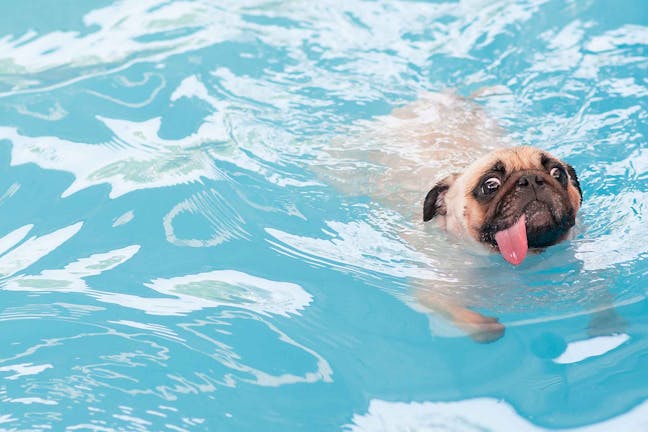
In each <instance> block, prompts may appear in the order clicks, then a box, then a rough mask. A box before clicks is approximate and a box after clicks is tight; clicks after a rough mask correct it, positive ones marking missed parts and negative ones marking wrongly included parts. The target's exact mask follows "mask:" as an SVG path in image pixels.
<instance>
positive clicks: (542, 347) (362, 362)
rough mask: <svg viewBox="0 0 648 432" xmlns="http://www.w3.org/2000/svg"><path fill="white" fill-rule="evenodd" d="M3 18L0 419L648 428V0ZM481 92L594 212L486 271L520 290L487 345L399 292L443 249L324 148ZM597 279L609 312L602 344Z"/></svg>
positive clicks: (475, 0) (5, 423)
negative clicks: (435, 103) (554, 158)
mask: <svg viewBox="0 0 648 432" xmlns="http://www.w3.org/2000/svg"><path fill="white" fill-rule="evenodd" d="M3 6H4V7H3V9H2V10H3V13H2V15H0V169H1V171H2V176H0V214H1V215H2V216H1V217H0V251H1V254H0V276H1V283H0V289H1V290H0V299H1V301H0V325H1V330H0V340H1V341H2V342H1V344H0V346H1V347H2V348H1V350H0V428H1V429H2V430H35V431H36V430H70V431H74V430H96V431H107V430H129V431H130V430H146V431H149V430H150V431H153V430H174V431H177V430H187V431H194V430H209V431H216V430H241V431H243V430H250V431H260V430H263V431H275V430H276V431H287V430H290V431H299V430H303V431H329V430H350V431H383V430H394V431H396V430H448V431H477V430H493V431H513V430H514V431H526V430H529V431H539V430H554V429H564V428H574V429H575V430H579V431H580V430H585V431H610V430H623V431H642V430H646V428H648V425H647V423H646V418H648V371H647V370H646V368H645V362H646V360H647V358H648V320H647V318H646V314H647V312H648V301H647V300H646V289H647V288H648V287H647V286H646V276H647V274H648V264H647V261H646V258H647V256H648V248H647V247H646V238H647V235H648V229H647V228H646V227H647V226H648V223H647V221H646V219H647V215H648V208H647V205H648V204H647V203H648V200H647V198H648V146H647V145H646V136H647V135H648V126H647V125H648V121H647V117H648V116H647V113H648V78H647V77H648V74H647V72H648V71H647V69H648V8H646V6H645V2H644V1H643V0H627V1H624V2H612V1H603V0H587V1H570V2H563V1H554V0H528V1H509V0H502V1H499V0H466V1H460V2H450V1H448V2H437V1H429V2H424V1H387V0H384V1H381V0H378V1H355V0H350V1H345V2H338V1H328V0H325V1H318V2H307V1H286V2H272V1H259V0H256V1H248V0H236V1H228V0H224V1H219V2H212V1H163V0H138V1H137V2H135V1H123V2H111V1H99V0H96V1H92V2H73V1H53V0H51V1H50V0H47V1H46V0H41V1H23V2H4V3H3ZM492 86H501V87H505V88H506V89H508V90H507V91H506V92H505V93H504V94H503V95H502V96H501V97H496V98H487V100H484V101H480V103H482V104H483V105H484V106H485V109H486V110H487V111H488V112H489V113H490V114H491V115H492V116H493V117H494V118H496V119H498V120H499V121H500V122H501V123H502V125H503V126H504V127H505V128H506V129H507V130H508V131H509V132H510V135H511V139H512V140H513V141H515V142H519V143H525V144H530V145H535V146H538V147H540V148H544V149H547V150H549V151H551V152H554V153H555V154H557V155H558V156H560V157H562V158H564V159H565V160H567V161H568V162H570V163H571V164H573V165H574V166H575V167H577V169H578V171H579V173H580V180H581V185H582V186H583V190H584V207H583V209H582V212H581V218H580V221H579V230H578V234H577V237H576V238H575V239H574V240H571V241H569V242H566V243H563V244H561V245H559V246H556V247H555V248H552V249H550V251H548V252H547V253H545V254H541V255H537V256H533V257H530V258H528V259H527V261H526V262H525V263H524V264H523V265H522V266H521V267H520V268H517V269H512V268H510V267H508V266H507V265H506V263H504V262H503V260H501V258H499V257H496V256H489V257H484V258H481V261H479V262H480V267H479V269H478V271H480V272H483V273H482V275H483V279H484V283H485V284H491V285H494V284H502V285H513V284H515V285H516V286H519V289H515V290H513V294H512V295H513V297H512V298H511V297H502V298H500V297H498V299H499V301H493V302H491V304H489V305H488V306H485V308H486V309H485V312H488V313H490V314H494V315H498V316H500V318H501V319H502V321H503V322H504V323H506V324H507V326H508V327H507V332H506V335H505V336H504V337H503V338H502V339H501V340H499V341H497V342H495V343H493V344H488V345H479V344H476V343H474V342H472V341H471V340H470V339H468V338H466V337H462V336H461V335H456V334H454V335H453V334H448V333H447V332H445V330H444V323H443V322H441V321H440V320H438V319H436V318H434V317H431V316H429V315H427V314H426V313H424V312H422V311H420V309H418V308H417V307H416V305H415V304H414V303H415V302H413V301H412V299H411V295H410V293H409V289H408V288H409V281H410V278H411V277H412V276H416V277H422V278H424V279H427V280H429V281H430V282H431V283H434V281H435V280H437V279H439V280H441V279H442V278H443V276H442V275H439V274H438V273H437V272H436V271H435V268H434V266H432V265H430V263H431V262H432V263H433V262H435V260H439V259H442V258H443V256H436V257H434V256H433V257H424V256H421V254H419V253H417V252H416V251H413V250H411V248H408V246H407V245H405V244H404V243H403V242H402V241H401V240H400V239H399V238H398V237H397V236H396V235H394V233H393V230H391V229H390V225H389V223H387V222H390V223H400V222H402V221H399V220H398V219H397V218H395V217H394V215H393V214H392V213H390V211H389V209H384V208H382V207H381V206H380V205H378V204H377V203H375V202H372V201H371V199H370V198H368V197H367V196H363V195H353V194H348V193H345V192H344V191H342V190H340V189H339V188H336V187H334V186H333V185H331V184H327V183H326V182H325V181H322V178H321V177H320V176H318V174H317V169H316V166H315V165H316V164H317V161H318V157H319V155H320V154H321V151H322V149H326V148H327V146H328V145H329V143H330V142H331V140H334V139H336V137H339V136H341V135H344V134H345V133H346V132H344V131H348V130H349V129H348V128H349V127H352V126H353V125H355V124H359V123H361V122H365V121H367V120H371V119H372V118H375V117H376V116H380V115H384V114H387V113H389V112H390V110H391V109H393V108H394V107H397V106H401V105H403V104H404V103H406V102H408V101H412V100H414V99H416V97H417V95H419V94H421V93H422V92H427V91H440V90H443V89H446V88H452V89H456V90H457V91H458V92H459V93H460V94H464V95H468V94H470V93H471V92H473V91H476V90H478V89H480V88H483V87H492ZM360 162H361V161H360ZM360 162H357V163H359V164H360ZM433 180H434V179H431V180H430V181H431V182H432V181H433ZM425 192H426V191H422V194H423V195H424V193H425ZM447 244H448V247H450V246H451V242H448V243H447ZM459 251H461V249H459ZM452 253H453V254H455V255H452V254H451V255H452V256H456V254H457V253H460V252H456V250H455V252H452ZM601 293H605V294H606V295H609V297H610V301H611V302H612V303H613V304H614V305H615V306H616V310H617V312H618V314H619V316H620V319H618V320H616V321H615V322H614V323H613V324H614V327H613V329H612V330H611V331H608V332H607V333H605V332H604V333H601V334H600V335H593V334H591V331H589V330H588V326H589V320H590V316H589V313H588V312H590V309H591V305H589V303H588V301H587V300H588V298H590V297H591V296H592V295H596V294H601ZM491 300H492V299H491ZM511 305H516V306H517V307H516V308H508V309H507V308H506V306H511ZM570 430H571V429H570Z"/></svg>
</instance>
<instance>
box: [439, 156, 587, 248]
mask: <svg viewBox="0 0 648 432" xmlns="http://www.w3.org/2000/svg"><path fill="white" fill-rule="evenodd" d="M543 154H545V155H547V156H549V157H551V158H553V159H556V160H557V161H560V159H558V158H557V157H555V156H553V155H552V154H551V153H548V152H546V151H544V150H540V149H537V148H535V147H529V146H518V147H512V148H505V149H499V150H495V151H493V152H491V153H489V154H487V155H485V156H483V157H481V158H479V159H477V160H476V161H474V162H472V163H471V164H470V165H468V167H466V168H465V169H464V170H463V172H462V173H461V174H460V175H459V176H458V177H457V178H456V179H455V180H454V182H452V185H451V187H450V189H449V190H448V192H447V193H446V196H445V204H446V208H447V213H446V215H443V216H441V217H439V218H438V219H439V220H438V221H437V223H438V224H440V225H441V226H442V227H443V228H445V229H446V230H448V231H449V232H451V233H453V234H454V235H457V236H459V237H466V238H472V239H473V240H475V241H479V227H480V225H481V223H482V222H483V219H484V215H485V209H484V207H483V206H481V205H479V204H478V203H476V201H475V199H474V198H473V197H472V190H473V189H474V188H475V187H476V186H477V183H478V182H479V180H480V179H481V177H482V175H483V174H484V173H485V172H486V171H487V170H489V169H490V168H491V167H492V166H493V165H494V164H495V163H496V162H498V161H500V162H502V163H503V164H504V167H505V169H506V172H507V173H512V172H516V171H524V170H538V171H545V168H544V167H543V166H542V163H541V157H542V155H543ZM569 180H570V181H568V188H567V193H568V195H569V200H570V203H571V205H572V206H573V208H574V211H575V212H577V211H578V209H579V208H580V200H581V197H580V194H579V193H578V190H577V189H576V188H575V187H574V186H573V185H572V183H571V178H570V179H569Z"/></svg>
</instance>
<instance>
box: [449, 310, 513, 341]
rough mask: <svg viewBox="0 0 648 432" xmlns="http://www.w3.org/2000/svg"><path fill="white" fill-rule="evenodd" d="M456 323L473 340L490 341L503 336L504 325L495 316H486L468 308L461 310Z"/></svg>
mask: <svg viewBox="0 0 648 432" xmlns="http://www.w3.org/2000/svg"><path fill="white" fill-rule="evenodd" d="M456 318H458V319H457V321H456V324H457V325H458V326H459V327H460V328H461V329H462V330H463V331H465V332H466V333H467V334H468V336H470V338H471V339H472V340H474V341H475V342H479V343H491V342H495V341H496V340H498V339H500V338H501V337H502V336H504V332H505V331H506V327H505V326H504V324H502V323H501V322H499V320H498V319H497V318H494V317H488V316H485V315H482V314H480V313H478V312H474V311H471V310H468V309H465V310H464V311H462V313H461V316H459V317H456Z"/></svg>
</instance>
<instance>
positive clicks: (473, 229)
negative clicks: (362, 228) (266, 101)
mask: <svg viewBox="0 0 648 432" xmlns="http://www.w3.org/2000/svg"><path fill="white" fill-rule="evenodd" d="M509 94H510V93H509ZM478 96H480V97H484V96H486V97H490V96H491V95H490V94H484V92H480V94H479V95H478ZM317 171H318V173H319V175H320V176H321V177H322V178H324V179H325V180H326V181H327V182H328V183H329V184H332V185H333V186H335V187H336V188H338V189H340V190H341V191H343V192H345V193H348V194H350V195H363V196H368V197H370V198H371V200H372V201H374V202H376V203H378V204H380V205H381V207H383V208H387V209H390V210H394V211H395V212H396V213H398V214H399V215H401V216H402V220H403V221H404V222H405V223H403V224H401V225H399V226H396V224H393V225H392V227H393V230H392V232H393V231H396V232H397V234H398V236H399V237H400V238H401V239H402V240H403V241H404V242H405V243H406V244H407V245H408V246H409V247H411V248H412V249H413V250H415V251H416V252H422V253H423V254H424V255H426V256H429V257H432V261H433V262H434V265H436V266H438V267H437V268H435V269H434V270H435V271H440V272H441V274H446V275H450V276H448V277H447V278H445V279H444V278H439V279H435V278H434V277H433V278H431V279H422V280H418V279H417V278H416V277H414V278H412V279H411V283H412V286H414V287H415V288H414V293H415V298H416V299H417V302H416V304H412V303H411V302H409V301H408V303H410V304H411V305H412V307H414V308H416V309H417V310H421V308H420V307H419V306H422V310H424V311H427V312H433V313H435V314H437V315H441V316H443V317H445V318H447V319H448V320H449V321H451V322H452V323H453V324H454V325H455V326H456V327H458V328H460V329H461V330H463V331H464V332H465V333H467V334H468V335H470V336H471V337H472V338H473V339H474V340H476V341H479V342H491V341H494V340H496V339H498V338H500V337H501V336H502V335H503V333H504V325H502V324H501V323H500V322H499V321H498V320H497V318H493V317H488V316H485V315H482V314H480V313H479V312H476V311H475V310H473V309H471V308H470V307H469V306H467V305H468V303H469V302H468V301H467V300H466V299H465V298H463V297H462V295H461V294H457V292H459V291H461V290H459V289H457V288H458V287H462V286H474V285H475V283H474V281H479V280H483V279H482V278H483V275H480V274H479V271H478V270H476V271H471V270H470V269H469V268H466V267H465V266H466V265H465V260H462V261H455V262H456V263H460V264H461V266H460V267H461V268H460V269H455V268H452V267H453V262H452V261H450V260H448V259H446V258H444V257H445V256H446V255H447V253H448V250H447V248H448V244H447V243H445V242H443V241H439V239H438V237H437V236H436V234H434V233H430V232H429V230H427V229H426V227H427V226H428V225H429V224H430V223H433V222H436V224H437V225H438V226H439V227H440V228H441V229H442V230H445V231H447V232H448V233H449V234H450V235H451V236H452V237H456V238H458V239H460V240H462V243H464V247H465V248H471V249H475V246H476V249H478V250H479V251H480V252H478V253H481V251H486V252H488V253H498V254H501V256H502V257H503V259H504V260H506V261H507V262H508V263H510V264H511V265H513V266H517V265H519V264H520V263H522V261H523V260H524V259H525V257H526V256H527V254H528V253H529V252H532V253H538V252H540V251H543V250H545V249H546V248H548V247H550V246H552V245H554V244H556V243H559V242H561V241H563V240H565V239H566V238H568V237H569V235H570V232H571V231H572V228H573V227H574V225H575V223H576V215H577V213H578V210H579V208H580V205H581V200H582V191H581V188H580V184H579V181H578V177H577V174H576V171H575V169H574V168H573V167H572V166H571V165H569V164H568V163H567V162H565V161H562V160H560V159H559V158H558V157H556V156H554V155H552V154H550V153H549V152H547V151H545V150H541V149H538V148H534V147H528V146H514V145H512V143H511V140H510V139H508V138H507V135H506V134H505V133H504V132H503V130H502V129H501V127H500V126H499V124H498V123H497V122H496V121H494V120H493V119H492V118H491V117H490V116H489V115H487V114H486V112H485V111H484V110H483V109H482V106H481V105H480V104H478V103H476V102H475V99H474V98H473V97H461V96H459V95H457V94H456V93H454V92H450V91H448V92H440V93H426V94H423V95H420V97H419V98H418V99H417V100H416V101H414V102H411V103H409V104H406V105H405V106H403V107H400V108H397V109H395V110H393V111H392V112H391V113H390V114H388V115H384V116H379V117H377V118H374V119H372V120H370V121H365V122H358V123H357V124H356V125H354V128H353V129H350V130H349V131H347V133H345V134H344V136H343V137H340V138H336V139H334V140H333V141H332V142H327V143H326V148H325V149H324V151H323V153H322V155H321V157H319V159H318V164H317ZM434 179H437V180H436V182H435V180H434ZM439 179H440V180H439ZM431 185H433V186H432V187H431V189H430V186H431ZM421 204H422V206H421ZM421 207H422V213H423V218H422V221H421V216H420V214H421V213H420V212H421ZM416 220H418V221H421V222H420V223H421V224H422V226H419V225H418V223H417V222H414V221H416ZM407 221H412V223H411V224H410V223H408V222H407ZM383 229H389V228H387V227H386V225H385V224H383ZM431 235H432V236H433V237H431ZM460 259H461V258H460ZM448 280H453V281H454V282H452V283H454V285H452V284H450V282H448ZM483 281H484V282H485V284H486V285H488V283H489V281H488V280H483ZM477 285H480V284H477ZM481 285H483V284H481ZM475 303H476V304H477V306H479V305H480V303H479V301H477V302H471V303H470V304H471V305H472V304H475ZM481 305H483V303H481Z"/></svg>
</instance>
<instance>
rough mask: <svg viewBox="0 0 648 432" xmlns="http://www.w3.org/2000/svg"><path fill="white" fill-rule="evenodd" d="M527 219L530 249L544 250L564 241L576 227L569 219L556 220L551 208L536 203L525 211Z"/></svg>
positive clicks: (538, 202)
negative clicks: (570, 230) (572, 228)
mask: <svg viewBox="0 0 648 432" xmlns="http://www.w3.org/2000/svg"><path fill="white" fill-rule="evenodd" d="M524 215H525V218H526V234H527V244H528V247H529V248H530V249H544V248H546V247H549V246H553V245H555V244H556V243H559V242H560V241H561V240H563V239H564V238H565V237H566V235H567V233H568V232H569V229H570V228H571V227H573V226H574V222H573V221H571V222H570V221H569V218H568V217H563V218H561V219H559V220H556V219H555V218H554V215H553V214H552V213H551V210H550V209H549V206H548V205H547V204H546V203H543V202H540V201H534V202H532V203H531V204H529V205H528V206H527V208H526V209H524Z"/></svg>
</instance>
